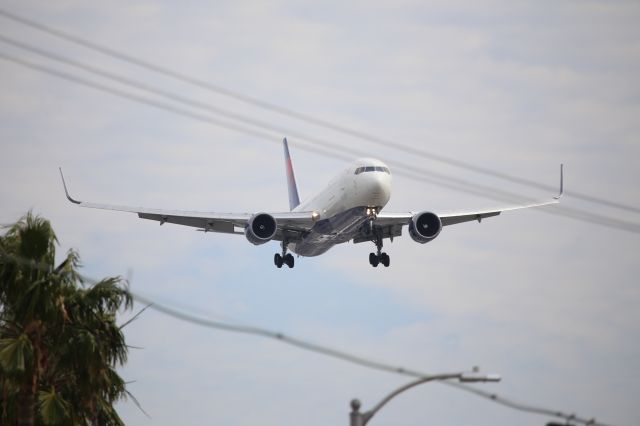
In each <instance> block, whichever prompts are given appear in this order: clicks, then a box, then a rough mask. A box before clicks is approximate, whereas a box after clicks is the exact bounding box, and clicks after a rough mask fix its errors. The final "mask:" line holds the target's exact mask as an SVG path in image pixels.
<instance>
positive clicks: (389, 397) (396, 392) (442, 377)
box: [362, 373, 462, 426]
mask: <svg viewBox="0 0 640 426" xmlns="http://www.w3.org/2000/svg"><path fill="white" fill-rule="evenodd" d="M461 376H462V373H449V374H436V375H433V376H426V377H422V378H420V379H418V380H414V381H413V382H411V383H407V384H406V385H404V386H402V387H399V388H398V389H396V390H394V391H393V392H391V393H390V394H389V395H387V396H386V397H385V398H384V399H383V400H382V401H380V402H379V403H378V405H376V406H375V407H373V408H372V409H371V410H369V411H367V412H366V413H363V415H362V417H363V423H362V424H363V426H364V425H366V424H367V422H368V421H369V419H371V417H373V416H374V414H376V413H377V412H378V411H379V410H380V409H381V408H382V407H384V406H385V405H386V404H387V402H389V401H391V400H392V399H393V398H395V397H396V396H397V395H399V394H401V393H402V392H404V391H406V390H409V389H411V388H412V387H414V386H418V385H421V384H423V383H426V382H430V381H432V380H448V379H457V378H460V377H461Z"/></svg>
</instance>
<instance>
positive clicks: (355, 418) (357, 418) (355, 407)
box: [349, 399, 365, 426]
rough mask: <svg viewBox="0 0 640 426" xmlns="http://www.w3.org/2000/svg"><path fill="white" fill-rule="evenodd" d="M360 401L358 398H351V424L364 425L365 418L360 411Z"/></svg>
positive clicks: (352, 425) (351, 425) (355, 425)
mask: <svg viewBox="0 0 640 426" xmlns="http://www.w3.org/2000/svg"><path fill="white" fill-rule="evenodd" d="M360 405H361V404H360V401H359V400H357V399H352V400H351V413H349V418H350V420H351V421H350V423H349V426H364V425H365V423H364V418H363V417H362V413H361V412H360Z"/></svg>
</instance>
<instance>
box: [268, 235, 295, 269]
mask: <svg viewBox="0 0 640 426" xmlns="http://www.w3.org/2000/svg"><path fill="white" fill-rule="evenodd" d="M273 263H274V265H276V267H278V268H282V265H287V266H288V267H289V268H293V266H294V264H295V260H294V259H293V255H291V253H287V243H286V242H284V241H283V242H282V254H280V253H276V254H275V255H274V256H273Z"/></svg>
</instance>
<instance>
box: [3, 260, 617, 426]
mask: <svg viewBox="0 0 640 426" xmlns="http://www.w3.org/2000/svg"><path fill="white" fill-rule="evenodd" d="M4 259H8V260H9V261H12V262H16V263H19V264H22V265H26V266H29V267H31V268H37V269H41V270H45V271H47V272H51V270H50V268H49V266H48V265H46V264H44V263H42V264H38V263H36V262H34V261H33V260H32V259H28V258H25V257H21V256H16V255H14V254H12V253H9V252H7V251H5V250H3V249H2V248H0V261H2V260H4ZM79 277H80V278H81V279H82V281H83V282H86V283H89V284H97V283H98V282H100V280H96V279H94V278H91V277H88V276H86V275H79ZM129 292H130V293H131V295H132V297H133V299H134V300H136V301H137V302H139V303H141V304H143V305H146V306H145V308H144V309H153V310H155V311H157V312H159V313H161V314H164V315H167V316H170V317H172V318H175V319H179V320H181V321H185V322H187V323H191V324H195V325H199V326H202V327H206V328H211V329H215V330H222V331H228V332H232V333H241V334H248V335H253V336H260V337H265V338H269V339H274V340H277V341H279V342H282V343H285V344H288V345H291V346H295V347H297V348H300V349H303V350H306V351H309V352H313V353H317V354H320V355H324V356H327V357H331V358H334V359H339V360H341V361H346V362H349V363H351V364H355V365H359V366H361V367H366V368H370V369H374V370H378V371H385V372H388V373H395V374H401V375H404V376H410V377H415V378H423V377H428V376H431V374H429V373H426V372H421V371H418V370H414V369H411V368H406V367H402V366H395V365H391V364H387V363H384V362H379V361H375V360H372V359H369V358H365V357H361V356H358V355H354V354H352V353H349V352H345V351H342V350H339V349H335V348H331V347H329V346H325V345H319V344H317V343H313V342H311V341H309V340H306V339H298V338H295V337H291V336H288V335H286V334H284V333H280V332H277V331H272V330H269V329H266V328H262V327H258V326H253V325H246V324H232V323H229V322H225V321H215V320H211V319H208V318H202V317H199V316H196V315H192V314H190V313H185V312H181V311H179V310H177V309H174V308H171V307H169V306H167V305H163V304H160V303H157V302H155V301H154V300H152V299H150V298H148V297H145V296H142V295H140V294H137V293H134V292H132V291H129ZM137 316H139V314H137V315H136V317H137ZM133 319H135V317H134V318H132V320H133ZM132 320H130V321H127V322H125V323H124V324H122V325H121V327H125V326H126V325H127V324H128V323H130V322H131V321H132ZM439 383H442V384H445V385H447V386H453V387H454V388H457V389H460V390H463V391H466V392H470V393H473V394H475V395H477V396H480V397H482V398H485V399H488V400H490V401H493V402H496V403H498V404H501V405H504V406H506V407H509V408H512V409H514V410H518V411H523V412H528V413H531V414H540V415H545V416H552V417H558V418H562V419H564V420H571V421H573V422H576V423H582V424H585V425H592V426H607V425H605V424H604V423H599V422H596V421H595V419H593V418H591V419H587V418H582V417H580V416H578V415H576V414H568V413H565V412H563V411H560V410H552V409H548V408H543V407H537V406H534V405H529V404H524V403H520V402H516V401H513V400H510V399H507V398H503V397H501V396H499V395H498V394H496V393H493V392H487V391H483V390H480V389H478V388H475V387H473V386H469V385H465V384H461V383H456V382H449V381H441V382H439Z"/></svg>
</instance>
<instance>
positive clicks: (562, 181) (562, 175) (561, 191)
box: [553, 164, 564, 200]
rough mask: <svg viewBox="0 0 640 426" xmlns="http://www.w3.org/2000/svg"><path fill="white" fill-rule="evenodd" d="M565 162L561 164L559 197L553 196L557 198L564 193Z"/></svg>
mask: <svg viewBox="0 0 640 426" xmlns="http://www.w3.org/2000/svg"><path fill="white" fill-rule="evenodd" d="M563 168H564V164H560V193H559V194H558V196H557V197H553V198H555V199H556V200H559V199H560V198H562V194H564V173H563Z"/></svg>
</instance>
